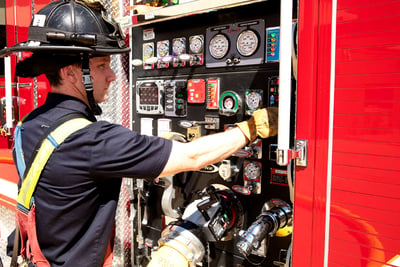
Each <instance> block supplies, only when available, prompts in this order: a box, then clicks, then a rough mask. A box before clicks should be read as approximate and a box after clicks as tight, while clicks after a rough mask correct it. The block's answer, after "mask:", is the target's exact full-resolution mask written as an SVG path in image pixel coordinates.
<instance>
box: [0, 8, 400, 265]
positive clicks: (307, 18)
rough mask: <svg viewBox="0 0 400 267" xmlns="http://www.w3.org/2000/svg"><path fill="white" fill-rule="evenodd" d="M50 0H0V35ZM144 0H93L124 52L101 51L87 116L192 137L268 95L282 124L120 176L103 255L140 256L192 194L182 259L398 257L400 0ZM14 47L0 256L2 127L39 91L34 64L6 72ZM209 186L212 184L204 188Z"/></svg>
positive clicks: (6, 103) (13, 190)
mask: <svg viewBox="0 0 400 267" xmlns="http://www.w3.org/2000/svg"><path fill="white" fill-rule="evenodd" d="M48 2H49V1H48V0H31V1H28V0H14V1H10V0H0V29H1V38H0V42H1V43H0V44H1V48H3V47H5V46H12V45H14V44H16V43H19V42H21V41H24V40H26V39H27V37H28V27H29V24H30V21H31V18H32V15H33V14H34V13H36V12H37V11H38V10H40V8H42V7H43V6H44V5H46V4H47V3H48ZM147 2H150V1H145V0H143V1H135V0H134V1H126V0H121V1H108V0H105V6H106V8H107V10H108V11H109V12H110V13H112V14H113V16H114V17H115V18H116V19H117V20H119V21H120V22H121V25H122V26H123V29H124V30H125V32H126V33H127V36H128V37H127V41H129V43H130V46H131V50H132V51H131V53H130V54H129V56H113V59H112V65H113V68H114V70H115V72H116V74H117V77H118V78H117V81H116V82H114V84H113V85H112V88H111V90H110V97H109V100H108V102H107V103H105V104H104V105H103V106H102V108H103V111H104V112H103V115H102V116H101V117H100V118H99V119H104V120H109V121H113V122H116V123H120V124H122V125H124V126H126V127H128V128H130V129H132V130H134V131H138V132H140V133H142V134H150V135H161V134H162V133H164V132H168V131H174V132H179V133H182V134H183V135H184V136H185V138H184V139H185V141H187V142H190V141H191V140H193V139H195V138H198V137H199V136H202V135H206V134H211V133H213V132H217V131H222V130H224V129H225V128H226V127H227V126H229V125H230V124H232V123H234V122H236V121H239V120H243V119H245V118H246V116H249V115H250V114H251V113H252V111H253V110H255V109H257V108H259V107H262V106H277V107H278V108H279V132H278V136H277V137H274V138H268V139H266V140H262V141H259V142H258V143H256V144H252V145H249V146H248V147H245V148H243V149H242V150H241V151H239V152H238V153H237V154H235V155H232V157H230V158H228V159H226V160H224V161H222V162H220V163H219V164H215V165H210V166H208V167H207V168H205V169H202V170H200V171H199V172H191V173H183V174H180V175H177V176H174V177H166V178H165V179H161V180H162V181H161V182H160V181H154V182H149V181H146V180H141V179H137V180H132V179H129V178H124V183H123V188H122V190H121V197H120V204H119V208H118V211H117V218H116V225H117V229H116V230H117V237H118V238H117V239H116V251H115V255H116V256H115V259H114V266H146V265H147V263H148V262H149V261H150V260H151V253H152V252H153V251H155V250H157V248H159V247H160V246H162V245H163V244H165V242H167V238H169V239H172V238H176V232H172V230H171V229H172V228H173V227H169V226H170V225H171V224H170V223H171V222H175V224H174V225H175V226H176V225H177V224H176V222H178V224H179V222H180V221H182V220H184V219H185V218H187V216H186V215H187V213H195V212H197V211H198V210H200V209H201V208H200V206H201V205H200V204H198V202H196V201H197V199H198V198H199V197H200V198H201V199H202V201H203V202H204V203H205V204H207V207H209V206H211V204H212V207H214V206H215V207H216V208H215V209H208V210H207V211H206V212H208V215H209V216H208V217H210V218H209V220H206V219H202V221H201V222H199V221H195V222H193V223H194V224H195V225H196V226H197V227H199V229H202V232H203V233H205V234H204V235H205V237H204V238H203V239H202V240H197V239H196V236H190V235H186V236H185V238H187V239H190V238H192V239H193V240H189V241H191V242H193V243H196V242H197V243H198V247H196V248H194V247H193V248H190V249H191V251H190V252H191V253H192V254H193V255H194V256H193V257H194V259H193V260H192V264H193V266H194V265H198V266H202V265H203V266H206V265H208V266H256V265H259V266H286V267H288V266H294V267H305V266H313V267H320V266H329V267H335V266H359V267H367V266H368V267H375V266H376V267H388V266H392V267H393V266H400V223H399V221H400V197H399V196H400V194H399V193H400V179H399V177H400V167H399V166H400V164H399V163H398V162H397V160H400V152H399V151H400V139H399V138H400V23H399V19H400V1H398V0H381V1H377V0H364V1H360V0H309V1H303V0H299V1H291V0H281V1H277V0H268V1H267V0H225V1H222V0H213V1H207V0H195V1H194V0H191V1H183V0H181V1H180V2H179V3H175V2H176V1H169V2H168V1H165V2H166V3H164V2H163V3H158V2H157V3H154V1H152V4H150V3H147ZM159 2H161V1H159ZM167 2H168V3H167ZM172 2H173V3H172ZM26 56H28V53H20V54H16V55H12V56H10V57H7V58H3V59H0V61H1V62H0V63H1V64H0V121H1V127H0V129H1V136H0V169H1V171H0V210H1V217H0V258H1V260H2V261H3V263H4V264H5V265H7V264H8V263H9V261H10V257H8V256H7V255H6V252H5V251H6V248H5V247H6V243H7V236H8V235H9V234H10V233H11V231H12V230H13V229H14V209H15V203H16V202H15V198H16V196H17V183H18V177H17V172H16V169H15V166H14V163H13V160H12V156H11V149H12V141H13V130H14V127H15V126H16V122H17V121H18V120H19V119H21V118H22V117H23V116H24V115H25V114H27V113H28V112H30V111H31V110H33V109H34V108H36V107H38V106H40V105H41V104H42V103H43V102H44V100H45V98H46V94H47V93H48V92H49V91H51V89H50V87H49V86H48V84H47V81H46V79H45V77H42V76H39V77H37V78H35V79H23V78H17V77H15V75H14V68H15V64H16V62H18V61H19V60H21V59H23V58H25V57H26ZM113 88H115V90H113ZM144 95H146V98H145V97H144ZM169 103H172V105H169ZM397 164H399V166H398V167H396V166H397ZM210 185H213V186H215V187H216V188H217V191H216V192H217V193H207V192H208V191H207V192H206V193H204V189H205V188H207V187H209V186H210ZM193 192H202V193H199V194H198V195H196V194H195V193H193ZM212 194H220V195H219V196H223V198H226V199H229V200H230V201H231V203H234V205H233V206H226V205H224V204H223V203H218V201H216V200H215V199H220V198H219V197H217V198H215V197H213V196H212ZM149 198H151V201H148V200H149ZM211 200H212V201H213V202H212V203H211ZM203 202H201V203H203ZM154 203H156V204H154ZM210 203H211V204H210ZM194 204H197V210H196V209H193V206H194ZM205 204H204V205H205ZM208 204H209V205H208ZM221 210H222V211H226V212H225V213H224V214H225V215H224V216H225V217H224V216H221V213H220V211H221ZM203 212H204V211H203ZM185 214H186V215H185ZM226 214H228V215H226ZM232 214H234V216H232ZM230 216H231V217H230ZM226 217H228V218H226ZM226 220H229V222H230V226H229V227H230V228H229V229H228V228H227V227H226V224H224V222H226ZM265 220H269V223H268V225H264V224H263V221H265ZM256 226H257V227H261V228H260V229H259V230H260V231H259V232H255V231H254V228H255V227H256ZM168 229H169V230H168ZM182 229H183V228H181V230H182ZM183 230H185V229H183ZM168 231H170V232H168ZM166 237H167V238H166ZM178 238H183V237H179V236H178ZM186 241H188V240H186ZM197 243H196V244H197ZM199 248H200V249H199Z"/></svg>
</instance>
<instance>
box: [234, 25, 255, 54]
mask: <svg viewBox="0 0 400 267" xmlns="http://www.w3.org/2000/svg"><path fill="white" fill-rule="evenodd" d="M236 47H237V50H238V52H239V54H241V55H242V56H245V57H248V56H251V55H253V54H254V53H255V52H256V50H257V48H258V36H257V34H256V33H255V32H254V31H252V30H245V31H243V32H242V33H240V34H239V36H238V38H237V42H236Z"/></svg>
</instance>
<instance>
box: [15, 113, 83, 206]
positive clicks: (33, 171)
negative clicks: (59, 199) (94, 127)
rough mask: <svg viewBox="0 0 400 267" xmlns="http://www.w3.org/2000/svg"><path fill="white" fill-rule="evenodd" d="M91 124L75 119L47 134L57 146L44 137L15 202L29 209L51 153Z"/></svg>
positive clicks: (81, 119)
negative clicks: (70, 136)
mask: <svg viewBox="0 0 400 267" xmlns="http://www.w3.org/2000/svg"><path fill="white" fill-rule="evenodd" d="M89 124H91V122H90V121H88V120H87V119H84V118H76V119H71V120H69V121H66V122H64V123H63V124H61V125H60V126H58V127H57V128H56V129H55V130H54V131H52V132H51V133H50V134H49V137H51V139H53V142H54V141H56V142H57V144H56V145H55V146H54V144H53V143H52V142H50V141H49V139H48V138H47V137H46V139H44V140H43V142H42V144H41V146H40V148H39V151H38V153H37V154H36V157H35V159H34V161H33V163H32V165H31V167H30V169H29V171H28V173H27V175H26V177H25V179H24V181H23V182H22V186H21V189H20V192H19V194H18V197H17V202H18V203H19V204H20V205H22V206H23V207H25V208H26V209H28V210H29V209H30V204H31V203H30V202H31V198H32V196H33V193H34V191H35V189H36V185H37V183H38V181H39V177H40V174H41V173H42V170H43V168H44V166H45V165H46V163H47V161H48V159H49V158H50V155H51V153H52V152H53V151H54V149H55V148H56V147H57V146H58V145H59V144H61V143H62V142H64V140H65V139H66V138H67V137H68V136H69V135H71V134H72V133H74V132H76V131H78V130H79V129H82V128H84V127H86V126H87V125H89Z"/></svg>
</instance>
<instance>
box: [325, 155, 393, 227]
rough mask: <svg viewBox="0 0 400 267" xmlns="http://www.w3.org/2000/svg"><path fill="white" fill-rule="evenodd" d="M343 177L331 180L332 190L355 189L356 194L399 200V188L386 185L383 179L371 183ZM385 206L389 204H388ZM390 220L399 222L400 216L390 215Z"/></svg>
mask: <svg viewBox="0 0 400 267" xmlns="http://www.w3.org/2000/svg"><path fill="white" fill-rule="evenodd" d="M350 164H351V163H350ZM343 176H345V177H335V179H333V181H332V189H334V190H340V191H347V192H354V191H355V190H354V189H355V188H357V191H356V192H357V193H358V194H365V195H375V196H382V197H385V198H388V199H389V198H394V199H396V198H399V192H400V186H399V185H391V184H388V183H386V181H385V180H384V179H382V180H379V181H376V182H372V181H363V180H359V179H348V178H347V177H346V174H343ZM360 178H362V177H360ZM387 205H391V204H390V203H389V204H387ZM382 208H385V207H382ZM391 218H393V219H396V218H398V219H399V220H397V221H400V214H392V216H391Z"/></svg>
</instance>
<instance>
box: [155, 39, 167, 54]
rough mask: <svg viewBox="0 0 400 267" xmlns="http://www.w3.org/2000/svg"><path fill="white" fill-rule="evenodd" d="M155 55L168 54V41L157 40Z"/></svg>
mask: <svg viewBox="0 0 400 267" xmlns="http://www.w3.org/2000/svg"><path fill="white" fill-rule="evenodd" d="M157 55H158V56H159V57H165V56H168V55H169V44H168V41H160V42H157Z"/></svg>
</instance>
